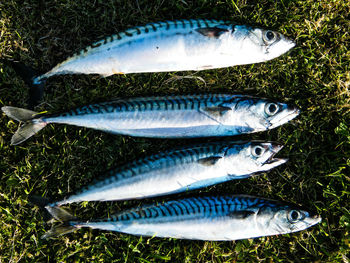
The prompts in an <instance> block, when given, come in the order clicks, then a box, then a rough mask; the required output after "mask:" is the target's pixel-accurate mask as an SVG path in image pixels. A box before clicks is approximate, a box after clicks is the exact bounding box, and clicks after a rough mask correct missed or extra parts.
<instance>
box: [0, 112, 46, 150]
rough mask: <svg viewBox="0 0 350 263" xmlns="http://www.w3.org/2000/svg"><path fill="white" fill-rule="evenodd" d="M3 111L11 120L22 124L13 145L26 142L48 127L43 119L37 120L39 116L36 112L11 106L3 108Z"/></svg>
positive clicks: (12, 140)
mask: <svg viewBox="0 0 350 263" xmlns="http://www.w3.org/2000/svg"><path fill="white" fill-rule="evenodd" d="M1 110H2V111H3V112H4V113H5V114H6V115H7V116H9V117H10V118H12V119H14V120H16V121H19V122H22V124H21V125H20V126H19V127H18V130H17V131H16V133H15V134H14V135H13V136H12V139H11V145H17V144H20V143H21V142H24V141H25V140H27V139H28V138H29V137H31V136H33V135H34V134H36V133H37V132H38V131H40V130H41V129H42V128H44V127H45V126H46V122H44V121H42V120H41V118H35V116H36V115H38V113H37V112H35V111H31V110H26V109H21V108H16V107H10V106H5V107H2V108H1Z"/></svg>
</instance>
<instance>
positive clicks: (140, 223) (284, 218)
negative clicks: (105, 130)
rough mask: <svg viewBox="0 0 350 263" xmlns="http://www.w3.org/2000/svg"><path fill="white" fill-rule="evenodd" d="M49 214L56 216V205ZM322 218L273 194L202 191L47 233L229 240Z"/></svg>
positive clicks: (310, 223) (309, 223) (292, 229)
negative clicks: (93, 231)
mask: <svg viewBox="0 0 350 263" xmlns="http://www.w3.org/2000/svg"><path fill="white" fill-rule="evenodd" d="M59 209H60V208H58V210H59ZM51 213H52V215H53V216H55V217H58V216H57V214H55V211H54V210H53V211H51ZM63 214H64V215H65V214H66V213H63ZM320 221H321V217H320V216H318V215H315V214H313V213H310V212H308V211H306V210H304V209H303V208H300V207H297V206H295V205H291V204H286V203H282V202H279V201H274V200H270V199H265V198H259V197H254V196H246V195H226V196H204V197H192V198H184V199H178V200H172V201H167V202H164V203H154V204H150V205H143V206H141V207H136V208H131V209H128V210H125V211H123V212H120V213H117V214H115V215H112V216H111V217H109V218H104V219H97V220H96V219H91V220H89V221H82V220H72V221H68V222H65V224H66V225H67V227H64V228H63V229H62V230H60V229H59V228H57V227H53V228H52V229H51V230H50V231H48V232H47V233H46V234H45V235H44V238H51V237H54V236H58V235H61V234H65V233H67V232H72V231H75V230H77V229H80V228H83V227H88V228H93V229H99V230H107V231H117V232H122V233H127V234H132V235H138V236H152V237H163V238H169V237H170V238H179V239H192V240H212V241H230V240H239V239H247V238H256V237H262V236H271V235H279V234H286V233H293V232H297V231H301V230H304V229H306V228H308V227H311V226H313V225H315V224H317V223H319V222H320Z"/></svg>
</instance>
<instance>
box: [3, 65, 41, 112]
mask: <svg viewBox="0 0 350 263" xmlns="http://www.w3.org/2000/svg"><path fill="white" fill-rule="evenodd" d="M1 62H2V63H4V64H5V65H10V66H11V67H12V68H13V69H14V71H15V72H16V73H17V74H18V75H19V76H20V77H21V78H22V79H23V81H24V82H25V83H26V84H27V85H28V86H29V98H28V105H29V108H30V109H33V108H34V106H36V105H37V104H39V101H40V100H41V99H42V97H43V94H44V86H45V82H46V79H44V78H43V79H42V78H40V80H38V76H40V74H39V73H38V72H37V71H36V70H34V69H33V68H31V67H29V66H27V65H25V64H23V63H21V62H18V61H13V60H4V59H2V60H1Z"/></svg>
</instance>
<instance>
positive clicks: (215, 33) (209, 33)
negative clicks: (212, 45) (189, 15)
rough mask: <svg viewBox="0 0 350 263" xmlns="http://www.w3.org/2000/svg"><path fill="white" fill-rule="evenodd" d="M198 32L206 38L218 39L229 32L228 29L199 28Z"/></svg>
mask: <svg viewBox="0 0 350 263" xmlns="http://www.w3.org/2000/svg"><path fill="white" fill-rule="evenodd" d="M196 31H197V32H198V33H200V34H202V35H203V36H206V37H214V38H218V37H220V35H221V34H223V33H226V32H228V30H227V29H224V28H219V27H204V28H197V29H196Z"/></svg>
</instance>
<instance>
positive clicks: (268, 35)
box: [264, 30, 277, 44]
mask: <svg viewBox="0 0 350 263" xmlns="http://www.w3.org/2000/svg"><path fill="white" fill-rule="evenodd" d="M276 39H277V36H276V33H275V32H273V31H270V30H268V31H266V32H265V34H264V40H265V42H266V43H268V44H270V43H272V42H274V41H275V40H276Z"/></svg>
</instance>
